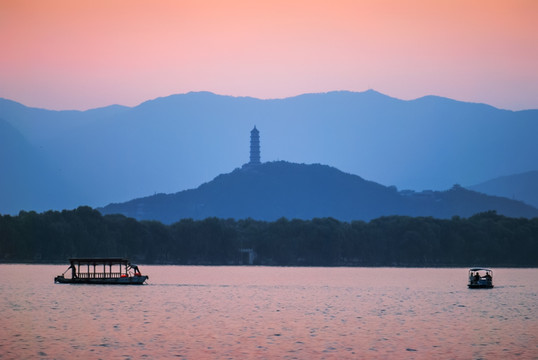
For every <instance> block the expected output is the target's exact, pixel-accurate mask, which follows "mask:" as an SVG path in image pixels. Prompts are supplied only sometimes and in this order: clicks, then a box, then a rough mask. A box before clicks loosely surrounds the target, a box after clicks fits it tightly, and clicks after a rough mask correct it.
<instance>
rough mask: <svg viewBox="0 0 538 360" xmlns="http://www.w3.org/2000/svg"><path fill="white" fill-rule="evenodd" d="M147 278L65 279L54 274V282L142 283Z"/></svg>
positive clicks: (144, 276)
mask: <svg viewBox="0 0 538 360" xmlns="http://www.w3.org/2000/svg"><path fill="white" fill-rule="evenodd" d="M148 278H149V277H148V276H146V275H143V276H129V277H119V278H105V279H81V278H74V279H67V278H65V277H63V276H56V277H55V278H54V282H55V283H58V284H95V285H142V284H144V282H145V281H146V280H147V279H148Z"/></svg>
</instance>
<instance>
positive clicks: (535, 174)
mask: <svg viewBox="0 0 538 360" xmlns="http://www.w3.org/2000/svg"><path fill="white" fill-rule="evenodd" d="M468 188H469V189H471V190H474V191H478V192H481V193H484V194H488V195H496V196H504V197H507V198H509V199H514V200H520V201H523V202H525V203H527V204H529V205H532V206H534V207H538V170H537V171H529V172H525V173H523V174H516V175H509V176H502V177H498V178H495V179H492V180H489V181H486V182H483V183H480V184H477V185H473V186H468Z"/></svg>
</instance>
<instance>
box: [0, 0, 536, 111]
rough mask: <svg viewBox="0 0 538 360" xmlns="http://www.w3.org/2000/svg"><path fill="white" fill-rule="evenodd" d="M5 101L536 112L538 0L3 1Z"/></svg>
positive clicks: (0, 69) (1, 85)
mask: <svg viewBox="0 0 538 360" xmlns="http://www.w3.org/2000/svg"><path fill="white" fill-rule="evenodd" d="M0 46H1V47H0V49H1V50H0V52H1V55H0V97H4V98H8V99H11V100H15V101H19V102H22V103H23V104H25V105H28V106H35V107H44V108H49V109H88V108H93V107H98V106H106V105H110V104H116V103H117V104H122V105H129V106H132V105H136V104H138V103H140V102H142V101H145V100H148V99H152V98H155V97H159V96H167V95H170V94H175V93H185V92H189V91H201V90H207V91H212V92H215V93H218V94H223V95H234V96H253V97H260V98H281V97H287V96H293V95H297V94H301V93H308V92H325V91H332V90H352V91H364V90H367V89H369V88H373V89H375V90H377V91H380V92H382V93H385V94H387V95H390V96H394V97H398V98H402V99H413V98H417V97H420V96H424V95H430V94H433V95H440V96H446V97H450V98H454V99H457V100H463V101H471V102H484V103H488V104H491V105H494V106H496V107H500V108H507V109H514V110H518V109H528V108H536V109H538V67H537V64H538V1H535V0H528V1H517V0H510V1H506V0H505V1H494V0H462V1H459V0H448V1H435V0H422V1H421V0H416V1H404V0H398V1H396V0H372V1H345V0H343V1H342V0H326V1H316V0H308V1H291V0H288V1H280V0H278V1H275V0H271V1H240V0H232V1H225V0H221V1H205V0H196V1H180V0H178V1H160V0H156V1H147V0H125V1H114V0H103V1H101V0H92V1H82V0H80V1H73V0H65V1H47V0H36V1H24V0H23V1H21V0H0Z"/></svg>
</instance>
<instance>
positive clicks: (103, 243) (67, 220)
mask: <svg viewBox="0 0 538 360" xmlns="http://www.w3.org/2000/svg"><path fill="white" fill-rule="evenodd" d="M241 249H252V250H253V251H254V253H255V255H256V256H255V258H254V264H258V265H277V266H434V267H435V266H473V265H481V266H518V267H519V266H521V267H524V266H525V267H526V266H528V267H536V266H538V256H537V255H538V218H533V219H526V218H509V217H505V216H502V215H498V214H497V213H496V212H494V211H489V212H484V213H479V214H476V215H474V216H471V217H469V218H460V217H453V218H452V219H436V218H432V217H408V216H385V217H381V218H378V219H375V220H371V221H369V222H364V221H352V222H341V221H338V220H335V219H333V218H316V219H312V220H297V219H293V220H289V219H286V218H281V219H279V220H277V221H274V222H266V221H258V220H253V219H244V220H234V219H219V218H207V219H205V220H197V221H195V220H192V219H183V220H180V221H178V222H176V223H174V224H171V225H164V224H162V223H160V222H157V221H137V220H135V219H132V218H128V217H125V216H123V215H102V214H101V213H100V212H98V211H97V210H94V209H92V208H90V207H86V206H82V207H79V208H77V209H74V210H64V211H61V212H59V211H47V212H44V213H36V212H33V211H30V212H26V211H21V212H20V213H19V214H18V215H17V216H10V215H3V216H0V262H4V263H9V262H11V263H18V262H22V263H65V262H66V260H67V259H68V258H71V257H126V258H129V259H131V260H132V261H134V262H138V263H143V264H189V265H239V264H246V263H248V259H247V256H246V255H245V252H244V251H243V252H242V251H241Z"/></svg>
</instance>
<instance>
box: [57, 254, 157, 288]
mask: <svg viewBox="0 0 538 360" xmlns="http://www.w3.org/2000/svg"><path fill="white" fill-rule="evenodd" d="M69 263H70V265H69V267H68V268H67V270H66V271H64V273H63V274H61V275H58V276H56V277H55V278H54V282H55V283H60V284H109V285H142V284H144V283H145V281H146V280H147V279H149V276H147V275H142V274H141V273H140V269H139V268H138V266H137V265H134V264H131V262H130V261H129V260H127V259H122V258H76V259H69ZM69 270H71V271H69ZM66 273H69V276H68V277H66V276H65V274H66Z"/></svg>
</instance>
